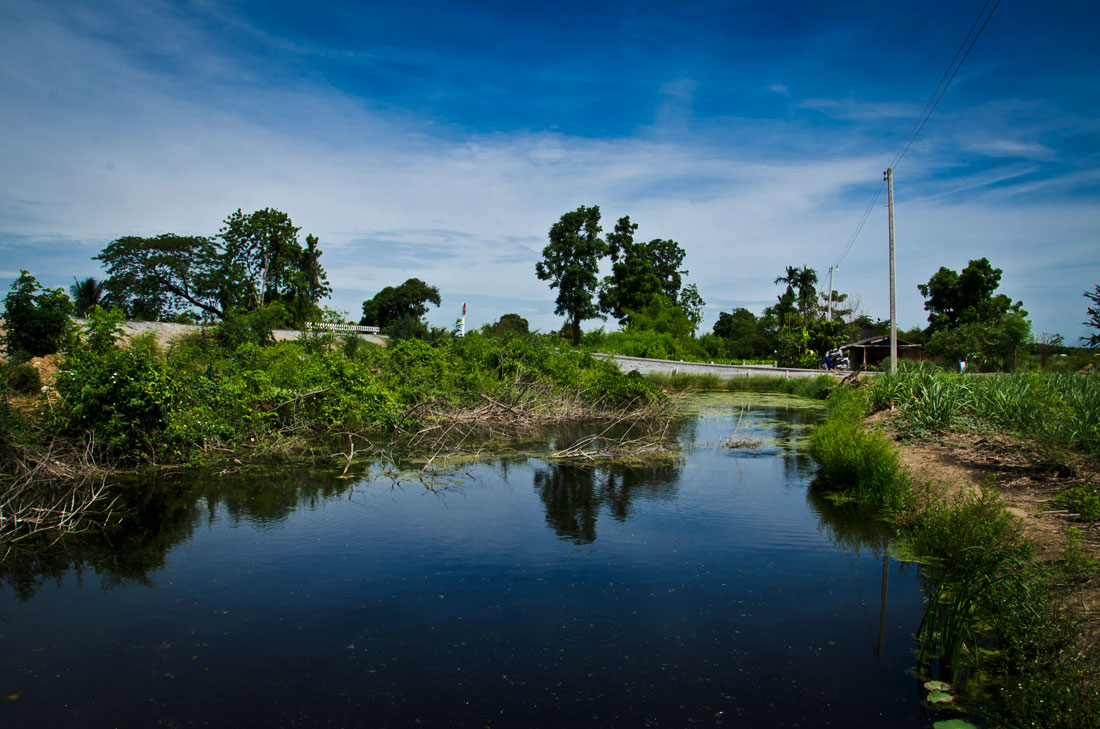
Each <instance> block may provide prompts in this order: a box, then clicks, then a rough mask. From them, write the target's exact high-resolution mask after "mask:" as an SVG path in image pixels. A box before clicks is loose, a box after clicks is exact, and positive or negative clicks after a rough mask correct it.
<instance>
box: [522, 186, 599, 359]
mask: <svg viewBox="0 0 1100 729" xmlns="http://www.w3.org/2000/svg"><path fill="white" fill-rule="evenodd" d="M601 230H602V228H601V227H600V207H599V206H598V205H594V206H592V207H585V206H584V205H581V206H580V207H578V208H577V209H576V210H573V211H571V212H568V213H565V214H564V215H562V216H561V219H560V220H558V222H556V223H554V225H552V226H551V227H550V233H549V238H550V242H549V244H547V245H546V247H545V248H543V249H542V257H543V260H541V261H539V262H537V263H536V264H535V274H536V275H537V276H538V277H539V279H540V280H542V281H550V288H552V289H557V290H558V297H557V299H556V300H555V308H554V313H555V314H559V315H561V316H565V317H566V319H567V325H568V326H569V328H570V331H571V332H572V341H573V344H574V345H576V344H579V343H580V341H581V322H582V321H584V320H585V319H595V318H597V317H601V314H600V309H599V307H598V306H597V305H596V301H595V296H596V288H597V285H598V284H599V278H598V275H599V267H600V259H601V258H603V257H604V256H605V255H607V253H608V252H609V248H608V245H607V242H606V241H604V239H603V238H601V237H600V231H601ZM601 318H602V317H601Z"/></svg>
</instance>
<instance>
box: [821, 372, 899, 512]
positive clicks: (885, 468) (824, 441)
mask: <svg viewBox="0 0 1100 729" xmlns="http://www.w3.org/2000/svg"><path fill="white" fill-rule="evenodd" d="M865 408H866V403H865V400H864V398H863V396H862V393H861V392H860V391H858V390H853V389H851V388H838V389H836V390H835V391H833V393H832V395H831V396H830V397H829V401H828V415H827V417H826V420H825V422H824V423H822V424H821V425H819V426H817V427H816V428H814V431H813V433H812V434H811V435H810V454H811V455H812V456H813V457H814V460H816V461H817V463H818V476H817V480H816V482H815V487H816V488H819V489H822V490H824V491H826V492H831V493H835V494H838V495H840V496H842V497H844V498H847V499H852V500H855V501H858V502H860V503H862V504H867V505H869V506H872V507H875V508H877V509H881V510H883V511H886V512H890V513H897V512H900V511H902V510H903V509H904V508H905V507H906V506H907V505H908V504H909V503H910V501H911V490H910V488H909V479H908V476H907V475H906V474H905V472H904V470H903V469H902V467H901V460H900V459H899V457H898V454H897V451H896V450H895V449H894V447H893V445H892V444H891V443H890V441H889V440H888V439H887V438H886V436H884V435H883V434H882V433H880V432H878V431H875V430H871V429H869V428H867V427H865V426H864V424H863V418H864V415H865Z"/></svg>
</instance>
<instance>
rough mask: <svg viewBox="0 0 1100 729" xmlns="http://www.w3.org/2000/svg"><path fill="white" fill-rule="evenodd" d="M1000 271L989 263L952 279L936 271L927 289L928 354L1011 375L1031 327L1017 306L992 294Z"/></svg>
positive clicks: (973, 264) (970, 266)
mask: <svg viewBox="0 0 1100 729" xmlns="http://www.w3.org/2000/svg"><path fill="white" fill-rule="evenodd" d="M1000 281H1001V269H999V268H994V267H993V266H992V265H991V264H990V262H989V260H988V259H986V258H979V259H975V260H972V261H970V263H969V264H968V265H967V267H966V268H964V269H963V270H962V271H960V272H958V273H956V272H955V271H952V270H951V269H949V268H940V270H939V271H937V272H936V273H934V274H932V277H931V278H930V279H929V280H928V283H926V284H919V285H918V288H919V289H920V292H921V294H922V295H923V296H924V297H925V298H926V299H927V301H925V302H924V308H925V309H926V310H927V311H928V329H927V332H928V343H927V347H928V351H929V352H930V353H931V354H934V355H941V356H945V357H949V358H951V359H965V360H968V361H974V362H975V363H977V364H978V366H979V367H980V368H983V369H1000V370H1010V369H1013V368H1014V367H1015V364H1016V355H1017V353H1018V352H1019V350H1020V348H1021V347H1023V346H1025V345H1026V344H1028V343H1029V342H1030V340H1031V324H1030V323H1029V322H1028V321H1027V311H1025V310H1024V308H1023V302H1022V301H1016V302H1013V301H1012V299H1011V298H1009V297H1008V296H1006V295H1005V294H998V293H996V291H997V287H998V286H999V285H1000Z"/></svg>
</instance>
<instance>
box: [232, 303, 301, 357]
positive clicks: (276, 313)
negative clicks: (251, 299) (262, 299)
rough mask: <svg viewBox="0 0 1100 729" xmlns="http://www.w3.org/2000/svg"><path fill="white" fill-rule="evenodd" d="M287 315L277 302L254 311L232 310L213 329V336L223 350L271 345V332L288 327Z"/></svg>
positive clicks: (272, 338) (273, 339) (273, 337)
mask: <svg viewBox="0 0 1100 729" xmlns="http://www.w3.org/2000/svg"><path fill="white" fill-rule="evenodd" d="M289 318H290V317H289V315H288V313H287V310H286V308H285V307H284V306H283V305H282V304H281V303H279V302H275V303H271V304H267V305H265V306H263V307H261V308H259V309H256V310H255V311H248V310H245V309H233V310H231V311H229V312H227V313H226V316H225V318H224V319H222V320H221V321H220V322H218V326H217V327H215V328H214V336H215V337H216V338H217V340H218V342H219V344H221V346H222V347H223V348H224V349H227V350H233V349H236V348H238V347H240V346H241V345H242V344H245V343H251V344H258V345H264V344H272V343H273V342H274V341H275V335H274V334H273V330H275V329H281V328H284V327H286V326H287V325H288V319H289Z"/></svg>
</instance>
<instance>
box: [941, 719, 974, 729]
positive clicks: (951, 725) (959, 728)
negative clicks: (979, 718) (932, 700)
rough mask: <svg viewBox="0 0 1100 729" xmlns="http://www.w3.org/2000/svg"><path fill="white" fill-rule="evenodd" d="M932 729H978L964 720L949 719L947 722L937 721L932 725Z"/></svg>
mask: <svg viewBox="0 0 1100 729" xmlns="http://www.w3.org/2000/svg"><path fill="white" fill-rule="evenodd" d="M932 729H978V727H976V726H974V725H973V724H971V723H970V722H968V721H963V720H962V719H948V720H946V721H937V722H936V723H935V724H933V725H932Z"/></svg>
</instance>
